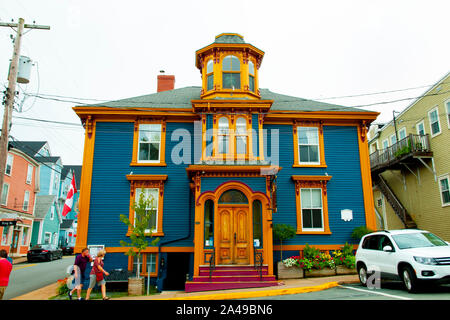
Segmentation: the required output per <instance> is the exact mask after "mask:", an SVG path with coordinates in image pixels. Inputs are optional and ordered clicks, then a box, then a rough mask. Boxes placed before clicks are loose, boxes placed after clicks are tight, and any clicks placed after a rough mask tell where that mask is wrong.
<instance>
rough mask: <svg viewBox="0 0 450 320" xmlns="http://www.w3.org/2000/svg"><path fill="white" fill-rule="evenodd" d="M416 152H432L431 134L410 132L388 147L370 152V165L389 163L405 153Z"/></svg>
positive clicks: (372, 166)
mask: <svg viewBox="0 0 450 320" xmlns="http://www.w3.org/2000/svg"><path fill="white" fill-rule="evenodd" d="M415 152H431V148H430V136H429V134H425V135H418V134H410V135H408V136H406V137H405V138H403V139H402V140H400V141H398V142H396V143H394V144H393V145H392V146H390V147H387V148H386V149H381V150H376V151H375V152H372V153H371V154H370V156H369V157H370V167H371V168H374V167H376V166H379V165H385V164H389V163H391V162H393V161H395V160H397V159H399V158H401V157H402V156H404V155H407V154H411V153H415Z"/></svg>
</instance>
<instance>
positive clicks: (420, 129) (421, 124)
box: [416, 120, 425, 136]
mask: <svg viewBox="0 0 450 320" xmlns="http://www.w3.org/2000/svg"><path fill="white" fill-rule="evenodd" d="M416 130H417V134H418V135H421V136H424V135H425V125H424V121H423V120H422V121H420V122H419V123H418V124H416Z"/></svg>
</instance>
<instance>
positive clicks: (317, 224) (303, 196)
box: [300, 188, 324, 231]
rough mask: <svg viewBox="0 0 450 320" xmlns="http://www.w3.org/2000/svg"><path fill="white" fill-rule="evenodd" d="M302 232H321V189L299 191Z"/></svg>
mask: <svg viewBox="0 0 450 320" xmlns="http://www.w3.org/2000/svg"><path fill="white" fill-rule="evenodd" d="M300 203H301V210H302V230H303V231H323V230H324V228H323V204H322V189H320V188H304V189H303V188H302V189H300Z"/></svg>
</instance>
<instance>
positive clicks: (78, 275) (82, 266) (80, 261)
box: [68, 248, 92, 300]
mask: <svg viewBox="0 0 450 320" xmlns="http://www.w3.org/2000/svg"><path fill="white" fill-rule="evenodd" d="M88 262H92V257H91V256H90V255H89V249H88V248H84V249H83V250H82V251H81V253H80V254H78V255H77V256H76V257H75V263H74V265H73V270H74V277H75V287H74V288H73V289H72V290H70V291H69V292H68V295H69V299H70V300H72V295H73V292H74V291H75V290H77V296H78V300H83V298H82V297H81V289H83V283H84V281H85V280H86V275H85V274H84V272H85V271H86V265H87V264H88Z"/></svg>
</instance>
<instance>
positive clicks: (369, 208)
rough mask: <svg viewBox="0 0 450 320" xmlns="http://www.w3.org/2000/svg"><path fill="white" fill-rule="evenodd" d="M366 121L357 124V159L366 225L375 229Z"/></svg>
mask: <svg viewBox="0 0 450 320" xmlns="http://www.w3.org/2000/svg"><path fill="white" fill-rule="evenodd" d="M366 125H367V123H366V122H364V121H362V122H361V125H360V126H358V145H359V161H360V165H361V181H362V191H363V196H364V211H365V214H366V226H367V228H369V229H372V230H376V229H377V224H376V217H375V203H374V200H373V189H372V174H371V170H370V158H369V146H368V143H367V127H366Z"/></svg>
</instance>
